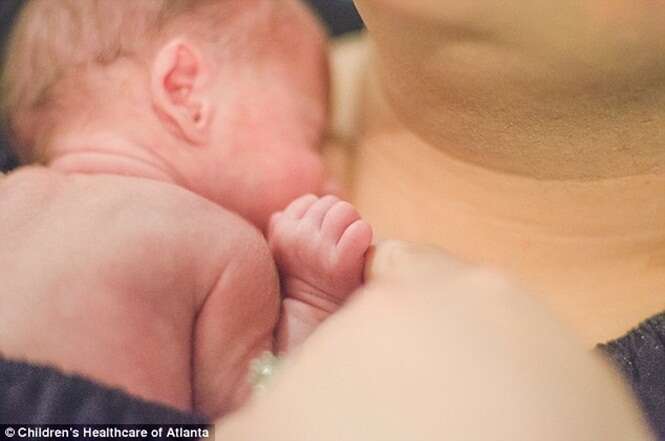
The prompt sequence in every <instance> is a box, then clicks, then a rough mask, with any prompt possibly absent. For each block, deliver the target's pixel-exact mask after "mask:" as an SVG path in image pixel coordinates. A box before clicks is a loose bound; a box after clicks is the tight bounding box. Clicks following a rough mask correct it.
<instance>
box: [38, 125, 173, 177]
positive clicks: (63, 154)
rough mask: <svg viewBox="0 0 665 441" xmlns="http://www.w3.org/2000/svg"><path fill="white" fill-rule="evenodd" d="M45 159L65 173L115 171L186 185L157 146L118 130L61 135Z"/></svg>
mask: <svg viewBox="0 0 665 441" xmlns="http://www.w3.org/2000/svg"><path fill="white" fill-rule="evenodd" d="M42 161H43V162H44V163H45V165H47V166H48V167H51V168H53V169H56V170H59V171H61V172H64V173H84V174H114V175H122V176H132V177H137V178H145V179H152V180H157V181H163V182H167V183H171V184H178V185H183V186H184V182H181V181H182V179H181V178H180V176H179V174H178V173H177V171H176V170H175V169H174V167H172V165H171V164H170V163H169V161H166V160H165V159H163V158H161V157H160V156H159V155H158V154H157V153H156V152H155V151H154V149H150V148H146V147H144V146H142V145H141V143H138V142H135V141H132V140H131V139H130V138H128V137H123V136H122V135H120V134H116V133H106V132H101V131H99V132H93V133H89V134H86V135H85V136H81V135H76V136H73V135H63V136H59V137H57V138H56V139H54V140H53V141H52V142H50V143H49V145H48V148H47V151H46V152H45V153H44V154H43V155H42Z"/></svg>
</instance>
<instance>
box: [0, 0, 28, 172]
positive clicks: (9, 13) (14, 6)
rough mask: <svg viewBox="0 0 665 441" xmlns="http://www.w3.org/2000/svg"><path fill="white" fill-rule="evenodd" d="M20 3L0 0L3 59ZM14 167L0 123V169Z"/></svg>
mask: <svg viewBox="0 0 665 441" xmlns="http://www.w3.org/2000/svg"><path fill="white" fill-rule="evenodd" d="M21 3H23V0H0V57H2V58H0V59H4V52H5V43H6V42H7V34H8V32H9V25H10V24H11V22H12V19H13V18H14V16H15V15H16V12H17V11H18V8H19V6H20V5H21ZM14 167H16V160H15V159H14V157H13V156H12V155H11V154H10V151H9V146H8V145H7V137H6V136H5V133H4V130H3V127H2V124H0V171H7V170H11V169H12V168H14Z"/></svg>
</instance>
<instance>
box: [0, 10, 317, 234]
mask: <svg viewBox="0 0 665 441" xmlns="http://www.w3.org/2000/svg"><path fill="white" fill-rule="evenodd" d="M299 2H300V0H140V1H136V0H30V1H28V2H27V4H26V5H25V7H24V9H23V11H22V13H21V15H20V17H19V19H18V21H17V23H16V25H15V28H14V30H13V33H12V37H11V40H10V44H9V47H8V50H7V58H6V63H5V68H4V71H3V78H2V79H3V81H2V86H3V90H2V97H3V98H2V99H3V102H2V104H3V111H4V112H3V113H4V115H5V117H6V122H7V123H8V128H9V131H10V133H11V135H12V138H13V144H14V145H15V149H16V153H17V154H18V155H19V157H20V158H21V159H22V161H23V162H40V163H44V164H49V165H52V166H55V167H58V168H60V169H63V170H65V171H72V172H90V173H95V172H102V173H121V174H130V175H140V176H148V177H154V178H160V179H168V180H170V181H173V182H175V183H177V184H180V185H182V186H185V187H187V188H189V189H190V190H192V191H194V192H196V193H199V194H201V195H202V196H204V197H206V198H209V199H211V200H214V201H215V202H218V203H220V204H221V205H224V206H226V207H228V208H230V209H232V210H234V211H237V212H239V213H240V214H241V215H243V216H245V217H246V218H248V219H249V220H251V221H252V222H254V223H255V224H256V225H258V226H260V227H263V226H265V223H266V221H267V219H268V217H269V215H270V214H271V213H272V212H273V211H275V210H278V209H281V208H283V207H284V206H285V205H286V204H287V203H288V202H290V200H292V199H294V198H295V197H297V196H299V195H301V194H304V193H308V192H315V193H316V192H320V191H321V190H322V186H323V182H322V181H323V168H322V163H321V160H320V158H319V155H318V154H317V153H318V152H317V151H316V149H317V148H318V144H319V142H320V140H321V136H322V132H323V130H324V127H325V124H326V117H327V79H328V78H327V69H326V68H327V65H326V56H325V38H324V33H323V31H322V29H321V28H320V26H319V25H318V23H317V22H316V20H315V19H314V18H313V16H312V15H311V14H310V13H309V12H308V11H307V10H306V8H305V7H304V6H303V5H302V4H300V3H299Z"/></svg>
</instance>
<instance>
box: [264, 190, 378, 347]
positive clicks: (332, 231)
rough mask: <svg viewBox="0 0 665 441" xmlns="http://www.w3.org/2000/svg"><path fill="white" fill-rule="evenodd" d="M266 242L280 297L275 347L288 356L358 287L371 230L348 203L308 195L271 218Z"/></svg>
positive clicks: (330, 197)
mask: <svg viewBox="0 0 665 441" xmlns="http://www.w3.org/2000/svg"><path fill="white" fill-rule="evenodd" d="M268 240H269V243H270V247H271V250H272V252H273V255H274V257H275V261H276V263H277V267H278V269H279V271H280V276H281V281H282V290H283V293H284V301H283V304H282V316H281V321H280V324H279V327H278V332H277V346H278V350H279V351H286V350H289V349H292V348H293V346H294V345H297V344H300V343H302V342H303V341H304V340H305V339H306V338H307V336H308V335H309V334H311V333H312V331H313V330H314V328H315V327H316V326H317V325H318V324H319V323H320V322H322V321H323V320H324V319H325V318H327V317H328V316H329V315H330V314H332V313H333V312H335V311H336V310H337V309H338V308H339V307H340V306H341V305H342V303H343V302H344V301H345V300H346V299H347V298H348V296H349V295H350V294H351V293H352V292H353V291H355V290H356V289H357V288H358V287H359V286H360V285H361V284H362V280H363V270H364V266H365V253H366V252H367V250H368V249H369V246H370V245H371V243H372V228H371V227H370V226H369V224H368V223H367V222H365V221H363V220H362V219H361V218H360V215H359V214H358V212H357V211H356V210H355V208H353V206H352V205H351V204H349V203H348V202H344V201H341V200H340V199H338V198H337V197H335V196H324V197H322V198H318V197H316V196H313V195H307V196H303V197H301V198H299V199H296V200H295V201H294V202H292V203H291V205H289V207H287V208H286V210H284V211H283V212H279V213H276V214H275V215H273V217H272V219H271V222H270V228H269V233H268Z"/></svg>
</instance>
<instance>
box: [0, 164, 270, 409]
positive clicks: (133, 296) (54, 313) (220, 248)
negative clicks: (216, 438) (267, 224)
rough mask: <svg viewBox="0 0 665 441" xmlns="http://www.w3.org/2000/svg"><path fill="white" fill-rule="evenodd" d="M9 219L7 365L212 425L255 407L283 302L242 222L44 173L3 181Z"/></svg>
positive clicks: (4, 261)
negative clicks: (62, 374) (255, 372)
mask: <svg viewBox="0 0 665 441" xmlns="http://www.w3.org/2000/svg"><path fill="white" fill-rule="evenodd" d="M0 213H2V215H1V216H2V222H3V223H4V224H5V225H7V227H8V228H7V231H13V232H14V234H13V235H12V237H10V238H3V240H4V242H3V245H4V246H3V247H2V248H1V249H0V265H1V266H2V268H3V269H4V270H5V271H6V272H8V273H11V274H14V275H18V277H12V280H11V285H7V284H5V290H4V294H3V299H2V302H1V303H2V305H3V307H2V308H0V353H2V354H3V355H5V356H8V357H11V358H18V359H27V360H29V361H33V362H39V363H46V364H51V365H55V366H59V367H62V368H64V369H65V370H67V371H71V372H75V373H79V374H83V375H86V376H89V377H91V378H93V379H95V380H98V381H101V382H104V383H107V384H110V385H113V386H119V387H122V388H124V389H126V390H128V391H130V392H132V393H135V394H137V395H140V396H142V397H143V398H147V399H151V400H155V401H160V402H163V403H166V404H170V405H173V406H176V407H179V408H182V409H191V408H192V407H193V406H196V407H197V408H198V410H201V411H202V412H204V413H209V414H211V416H212V415H213V414H215V413H218V412H223V411H224V410H226V409H228V408H229V407H230V406H232V405H233V404H232V403H235V402H236V401H238V400H240V399H241V398H239V397H241V396H244V395H245V394H246V390H244V389H245V388H244V387H243V384H244V375H245V372H246V365H247V363H248V361H249V360H250V359H251V358H253V357H254V356H255V355H256V353H258V352H260V351H263V350H266V349H270V345H271V343H272V342H271V333H272V329H273V328H274V325H275V321H276V319H277V308H278V301H279V296H278V288H277V276H276V274H275V271H274V267H273V265H272V261H271V259H270V255H269V251H268V250H267V247H266V246H265V243H264V242H263V240H262V238H261V237H260V234H259V233H258V232H257V231H256V230H255V229H254V228H253V227H251V226H249V224H247V223H246V222H245V221H243V220H242V219H240V218H239V217H237V216H235V215H233V214H232V213H229V212H228V211H226V210H224V209H222V208H221V207H218V206H216V205H214V204H212V203H210V202H208V201H206V200H204V199H202V198H200V197H198V196H196V195H194V194H192V193H190V192H187V191H185V190H183V189H180V188H178V187H176V186H172V185H169V184H164V183H158V182H153V181H149V180H145V179H136V178H125V177H119V176H102V175H99V176H84V175H63V174H60V173H56V172H53V171H50V170H47V169H43V168H29V169H23V170H20V171H18V172H15V173H13V174H12V175H9V176H7V177H5V178H3V179H2V181H0ZM35 250H45V252H44V253H43V254H41V253H40V255H39V256H38V258H36V257H35ZM227 270H228V271H227ZM250 277H253V281H247V280H245V279H247V278H250ZM8 283H9V282H8ZM26 298H28V299H26ZM34 305H39V306H38V307H35V306H34ZM248 319H255V320H248ZM194 372H196V375H194Z"/></svg>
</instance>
